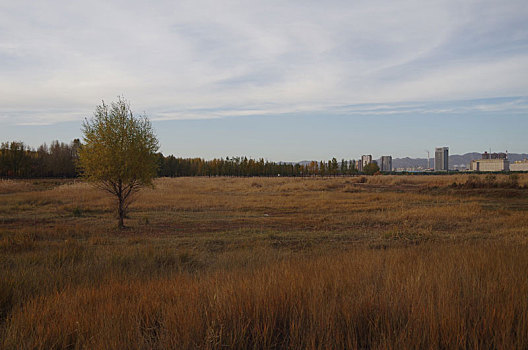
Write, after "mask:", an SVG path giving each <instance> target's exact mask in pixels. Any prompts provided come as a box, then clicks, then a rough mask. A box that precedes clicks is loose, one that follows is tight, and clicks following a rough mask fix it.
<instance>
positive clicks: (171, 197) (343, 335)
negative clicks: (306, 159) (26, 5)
mask: <svg viewBox="0 0 528 350" xmlns="http://www.w3.org/2000/svg"><path fill="white" fill-rule="evenodd" d="M511 180H512V179H511V178H510V177H508V176H507V175H497V176H496V177H495V178H493V177H490V176H486V175H479V176H477V177H475V176H472V177H471V178H470V177H469V175H449V176H371V177H342V178H324V179H323V178H200V177H196V178H174V179H165V178H162V179H157V180H156V182H155V184H156V186H155V188H154V189H145V190H144V191H142V192H141V193H140V194H139V195H138V197H137V198H136V202H135V203H134V204H133V205H132V206H131V211H130V213H129V218H128V219H127V220H126V221H125V224H126V225H127V226H128V228H127V229H125V230H124V231H121V232H120V231H118V230H117V229H115V227H116V224H117V220H116V218H115V208H114V206H115V203H114V202H113V200H112V198H110V197H107V196H106V195H105V194H103V193H101V192H98V191H97V190H95V189H93V188H92V187H90V186H89V185H87V184H85V183H82V182H80V181H72V180H37V181H32V180H28V181H22V180H20V181H5V180H0V265H1V267H2V273H1V274H0V348H5V349H20V348H22V349H24V348H27V349H50V348H55V349H63V348H74V349H75V348H86V349H107V348H115V349H123V348H132V349H134V348H137V349H150V348H155V349H165V348H176V349H194V348H204V349H217V348H239V349H247V348H255V349H261V348H262V349H276V348H299V349H334V348H349V349H353V348H372V349H386V348H394V349H400V348H415V349H424V348H425V349H427V348H431V349H438V348H443V349H455V348H461V349H468V348H472V349H475V348H476V349H478V348H480V349H489V348H497V349H526V348H528V277H527V276H528V274H527V271H528V215H527V214H528V188H526V187H527V186H528V175H526V174H523V175H521V176H520V178H519V179H518V182H519V185H520V186H510V185H508V184H509V183H510V182H511ZM475 181H477V182H478V183H479V186H475V185H474V183H475ZM470 184H473V185H471V186H470Z"/></svg>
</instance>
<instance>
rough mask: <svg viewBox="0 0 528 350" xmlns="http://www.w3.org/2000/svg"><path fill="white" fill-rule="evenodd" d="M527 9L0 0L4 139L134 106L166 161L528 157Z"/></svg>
mask: <svg viewBox="0 0 528 350" xmlns="http://www.w3.org/2000/svg"><path fill="white" fill-rule="evenodd" d="M527 78H528V4H527V3H526V1H525V0H522V1H517V0H502V1H495V0H491V1H487V0H481V1H471V0H468V1H376V0H370V1H311V0H304V1H296V0H291V1H284V0H283V1H273V0H269V1H251V0H247V1H222V0H216V1H201V0H193V1H163V0H160V1H150V2H146V1H134V0H129V1H113V0H106V1H97V0H95V1H83V2H79V1H38V2H35V1H25V0H18V1H8V0H0V141H11V140H19V141H23V142H24V143H26V144H28V145H30V146H33V147H37V146H38V145H40V144H42V143H44V142H47V143H50V142H51V141H52V140H55V139H58V140H61V141H65V142H69V141H71V140H73V139H74V138H80V137H82V132H81V125H82V121H83V120H84V119H85V118H91V116H92V115H93V112H94V110H95V107H96V106H97V105H99V104H100V103H101V101H102V100H104V101H105V102H107V103H110V102H112V101H115V100H116V99H117V97H118V96H123V97H125V98H126V99H127V100H129V101H130V104H131V107H132V109H133V110H134V111H135V112H136V114H146V115H147V116H148V117H149V118H150V120H151V121H152V124H153V126H154V129H155V130H156V133H157V135H158V138H159V140H160V144H161V151H162V152H163V153H164V154H174V155H175V156H181V157H202V158H206V159H211V158H214V157H226V156H248V157H253V158H260V157H262V158H265V159H269V160H274V161H300V160H311V159H330V158H332V157H336V158H338V159H341V158H345V159H354V158H358V157H360V156H361V155H362V154H372V155H373V156H374V157H375V158H377V157H379V156H381V155H392V156H393V157H405V156H410V157H425V155H426V151H427V150H429V151H430V152H431V153H432V152H433V151H434V148H435V147H440V146H449V147H450V152H451V154H463V153H466V152H473V151H477V152H480V151H484V150H489V149H490V148H491V149H492V150H495V151H506V150H507V151H509V152H515V153H522V152H528V137H526V134H527V131H528V79H527Z"/></svg>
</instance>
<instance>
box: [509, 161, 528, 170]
mask: <svg viewBox="0 0 528 350" xmlns="http://www.w3.org/2000/svg"><path fill="white" fill-rule="evenodd" d="M510 171H528V159H524V160H518V161H516V162H514V163H512V164H510Z"/></svg>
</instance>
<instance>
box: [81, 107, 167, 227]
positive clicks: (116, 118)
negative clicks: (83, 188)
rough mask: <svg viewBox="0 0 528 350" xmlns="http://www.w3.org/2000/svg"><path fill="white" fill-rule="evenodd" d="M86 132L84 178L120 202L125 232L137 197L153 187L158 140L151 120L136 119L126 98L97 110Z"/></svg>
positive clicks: (83, 159)
mask: <svg viewBox="0 0 528 350" xmlns="http://www.w3.org/2000/svg"><path fill="white" fill-rule="evenodd" d="M82 131H83V145H82V147H81V148H80V150H79V168H80V170H81V173H82V176H83V177H84V178H86V179H87V180H89V181H91V182H93V183H94V184H95V185H96V187H98V188H100V189H102V190H104V191H106V192H108V193H110V194H111V195H113V196H115V197H116V198H117V202H118V207H117V214H118V217H119V223H118V227H119V228H120V229H121V228H123V227H124V223H123V220H124V218H125V216H126V213H127V210H128V206H129V205H130V203H131V202H132V199H133V195H134V194H135V193H137V192H138V191H139V190H140V189H141V188H142V187H144V186H149V185H152V179H153V177H154V176H155V175H156V170H157V157H156V151H157V150H158V149H159V143H158V139H157V138H156V135H155V134H154V132H153V130H152V125H151V124H150V121H149V120H148V118H147V116H145V115H142V116H139V117H136V116H134V115H133V114H132V111H131V110H130V104H129V103H128V102H127V101H126V100H125V99H123V98H122V97H119V98H118V100H117V101H116V102H112V104H111V105H110V107H109V106H108V105H106V104H105V103H104V101H103V102H102V104H101V105H100V106H97V107H96V109H95V113H94V116H93V118H92V119H90V120H88V119H85V121H84V123H83V128H82Z"/></svg>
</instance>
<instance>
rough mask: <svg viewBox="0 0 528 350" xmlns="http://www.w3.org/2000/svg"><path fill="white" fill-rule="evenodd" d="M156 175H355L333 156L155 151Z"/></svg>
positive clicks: (350, 165)
mask: <svg viewBox="0 0 528 350" xmlns="http://www.w3.org/2000/svg"><path fill="white" fill-rule="evenodd" d="M158 165H159V168H158V175H159V176H278V175H279V176H341V175H355V174H358V173H359V172H358V170H357V169H356V167H355V162H354V161H352V160H350V161H347V160H345V159H342V160H341V161H340V162H339V161H338V160H337V159H336V158H333V159H332V160H329V161H327V162H324V161H320V162H316V161H312V162H309V163H307V164H300V163H282V162H279V163H277V162H270V161H267V160H264V159H262V158H261V159H258V160H255V159H248V158H246V157H233V158H229V157H227V158H225V159H224V158H221V159H213V160H204V159H201V158H191V159H189V158H176V157H174V156H168V157H164V156H163V155H162V154H159V155H158ZM378 171H379V167H378V165H377V164H376V163H372V164H371V165H369V166H367V167H365V169H364V171H363V173H365V174H374V173H376V172H378Z"/></svg>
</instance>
